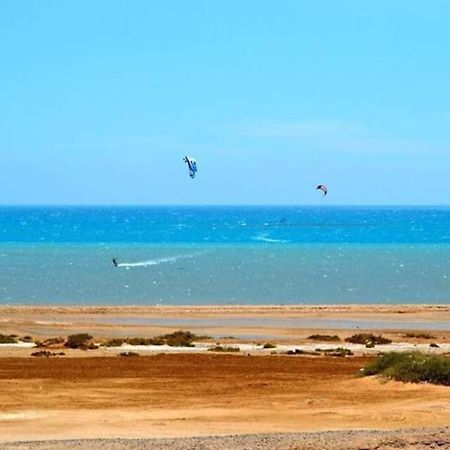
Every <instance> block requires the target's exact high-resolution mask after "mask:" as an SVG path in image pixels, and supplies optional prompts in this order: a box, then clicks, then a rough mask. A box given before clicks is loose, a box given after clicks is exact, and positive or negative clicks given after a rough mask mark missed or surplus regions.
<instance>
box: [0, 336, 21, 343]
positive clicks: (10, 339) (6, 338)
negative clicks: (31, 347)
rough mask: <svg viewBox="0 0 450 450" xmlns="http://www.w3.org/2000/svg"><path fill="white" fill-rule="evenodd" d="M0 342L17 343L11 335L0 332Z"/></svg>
mask: <svg viewBox="0 0 450 450" xmlns="http://www.w3.org/2000/svg"><path fill="white" fill-rule="evenodd" d="M0 344H17V339H16V338H15V337H13V336H6V335H5V334H0Z"/></svg>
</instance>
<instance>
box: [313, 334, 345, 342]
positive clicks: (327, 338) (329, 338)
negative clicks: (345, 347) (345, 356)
mask: <svg viewBox="0 0 450 450" xmlns="http://www.w3.org/2000/svg"><path fill="white" fill-rule="evenodd" d="M308 339H310V340H312V341H323V342H339V341H340V340H341V338H340V337H339V336H337V335H336V334H334V335H331V334H312V335H311V336H308Z"/></svg>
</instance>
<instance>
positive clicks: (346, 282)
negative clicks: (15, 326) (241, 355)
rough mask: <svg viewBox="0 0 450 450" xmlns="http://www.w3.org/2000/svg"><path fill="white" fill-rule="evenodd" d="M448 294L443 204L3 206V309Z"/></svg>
mask: <svg viewBox="0 0 450 450" xmlns="http://www.w3.org/2000/svg"><path fill="white" fill-rule="evenodd" d="M112 257H117V259H118V261H119V263H120V264H119V267H117V268H116V267H114V266H113V265H112V263H111V258H112ZM449 294H450V208H444V207H442V208H419V207H414V208H412V207H408V208H406V207H397V208H394V207H381V208H380V207H370V208H360V207H326V208H319V207H3V208H0V303H90V304H94V303H95V304H98V303H112V304H155V303H163V304H201V303H203V304H204V303H277V304H279V303H388V302H392V303H402V302H407V303H409V302H411V303H414V302H429V303H448V301H449V300H450V295H449Z"/></svg>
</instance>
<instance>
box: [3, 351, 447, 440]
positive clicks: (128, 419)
mask: <svg viewBox="0 0 450 450" xmlns="http://www.w3.org/2000/svg"><path fill="white" fill-rule="evenodd" d="M367 362H368V358H361V357H355V358H342V359H333V358H331V357H324V358H308V357H302V356H290V357H289V356H243V355H202V354H193V355H188V354H170V355H169V354H166V355H163V354H161V355H155V356H145V357H143V356H140V357H137V358H120V357H97V358H67V359H65V358H61V359H57V358H56V359H31V358H1V360H0V440H2V441H17V440H27V439H63V438H64V439H69V438H99V437H103V438H105V437H111V438H112V437H114V438H118V437H128V438H132V437H175V436H200V435H220V434H234V433H237V434H239V433H263V432H264V433H270V432H290V431H319V430H339V429H395V428H403V427H425V426H434V427H437V426H445V425H448V424H449V423H450V389H449V388H447V387H442V386H431V385H413V384H401V383H395V382H388V383H381V382H380V381H379V380H377V379H373V378H358V377H357V374H358V371H359V369H360V368H361V367H363V366H364V365H365V364H366V363H367Z"/></svg>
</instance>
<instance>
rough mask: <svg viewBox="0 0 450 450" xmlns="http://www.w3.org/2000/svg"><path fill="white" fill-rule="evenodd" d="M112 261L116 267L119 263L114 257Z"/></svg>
mask: <svg viewBox="0 0 450 450" xmlns="http://www.w3.org/2000/svg"><path fill="white" fill-rule="evenodd" d="M112 263H113V264H114V267H117V266H118V265H119V263H118V262H117V259H116V258H113V259H112Z"/></svg>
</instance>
